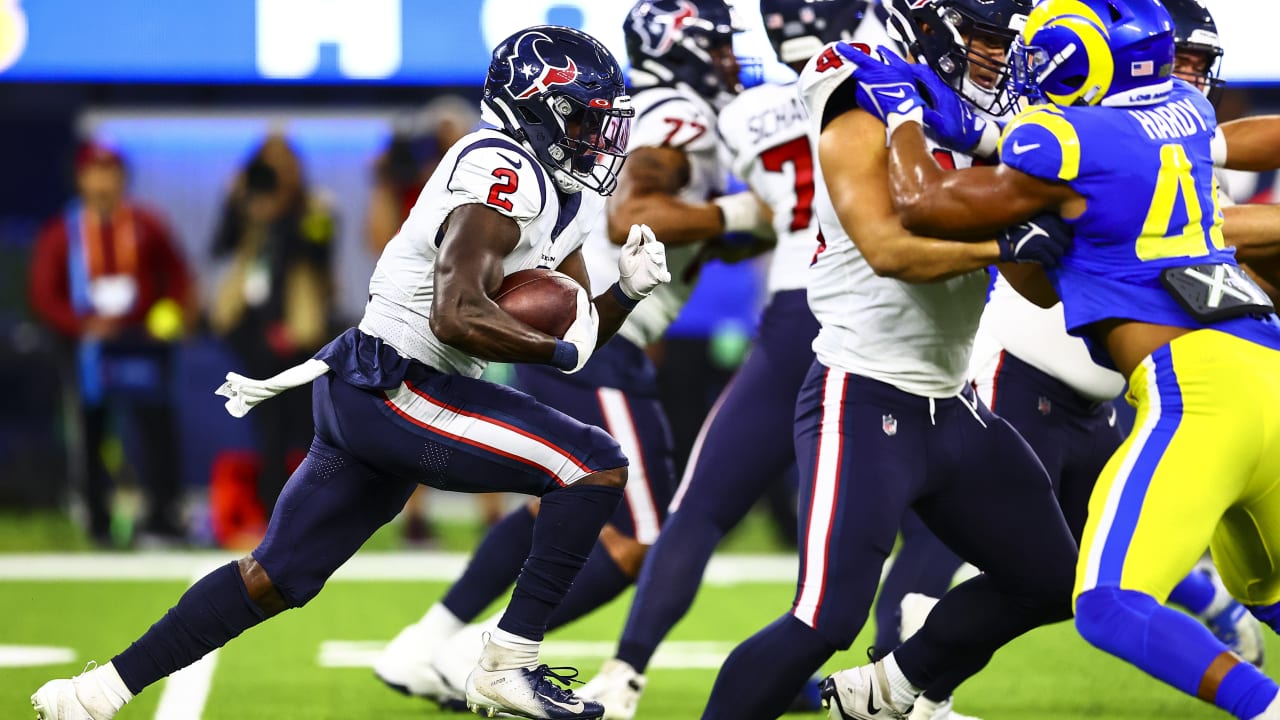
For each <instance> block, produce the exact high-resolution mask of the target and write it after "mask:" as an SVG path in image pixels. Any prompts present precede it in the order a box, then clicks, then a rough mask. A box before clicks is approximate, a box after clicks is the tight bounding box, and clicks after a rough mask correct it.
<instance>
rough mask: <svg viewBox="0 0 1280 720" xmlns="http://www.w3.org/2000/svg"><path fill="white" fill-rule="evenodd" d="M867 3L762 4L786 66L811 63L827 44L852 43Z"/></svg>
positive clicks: (767, 0) (809, 0)
mask: <svg viewBox="0 0 1280 720" xmlns="http://www.w3.org/2000/svg"><path fill="white" fill-rule="evenodd" d="M866 12H867V0H760V14H761V15H762V16H763V17H764V31H765V33H766V34H767V35H768V36H769V44H770V45H772V46H773V51H774V52H776V53H777V54H778V60H779V61H781V62H784V63H797V62H798V63H802V62H807V61H808V60H809V58H811V57H813V56H814V55H817V54H818V52H819V51H821V50H822V48H823V46H824V45H826V44H827V43H832V42H836V41H837V40H845V41H848V40H849V39H850V38H852V37H853V31H854V30H856V29H857V28H858V24H859V23H861V22H862V18H863V16H864V15H866Z"/></svg>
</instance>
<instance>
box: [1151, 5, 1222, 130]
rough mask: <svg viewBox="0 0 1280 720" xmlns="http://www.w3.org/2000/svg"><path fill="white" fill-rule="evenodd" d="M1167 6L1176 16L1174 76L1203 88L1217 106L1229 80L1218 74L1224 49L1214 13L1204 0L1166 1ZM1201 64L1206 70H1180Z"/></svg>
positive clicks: (1174, 28) (1174, 23) (1172, 15)
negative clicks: (1226, 80) (1201, 0)
mask: <svg viewBox="0 0 1280 720" xmlns="http://www.w3.org/2000/svg"><path fill="white" fill-rule="evenodd" d="M1164 9H1165V10H1168V11H1169V16H1170V17H1172V18H1173V47H1174V52H1175V53H1176V54H1175V60H1174V63H1173V74H1174V76H1175V77H1179V78H1182V79H1183V80H1186V81H1187V82H1189V83H1191V84H1192V85H1195V86H1196V87H1198V88H1200V90H1201V91H1203V92H1204V94H1205V96H1206V97H1208V98H1209V101H1210V102H1212V103H1213V104H1214V105H1217V104H1218V99H1219V98H1220V97H1221V95H1222V88H1223V86H1224V85H1225V84H1226V83H1225V82H1224V81H1223V80H1222V78H1220V77H1218V68H1219V65H1220V63H1221V61H1222V53H1223V49H1222V41H1221V40H1220V39H1218V25H1217V23H1215V22H1214V21H1213V15H1210V14H1209V10H1208V8H1206V7H1205V6H1204V4H1203V3H1201V2H1200V0H1164ZM1184 63H1185V65H1184ZM1201 64H1203V69H1201V68H1199V67H1187V69H1186V70H1181V69H1180V68H1182V67H1186V66H1187V65H1190V66H1196V65H1201Z"/></svg>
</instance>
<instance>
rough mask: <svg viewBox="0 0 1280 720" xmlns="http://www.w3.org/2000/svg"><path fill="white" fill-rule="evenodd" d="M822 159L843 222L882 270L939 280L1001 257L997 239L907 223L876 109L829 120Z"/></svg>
mask: <svg viewBox="0 0 1280 720" xmlns="http://www.w3.org/2000/svg"><path fill="white" fill-rule="evenodd" d="M818 159H819V162H820V163H821V164H822V172H823V176H824V177H825V179H826V183H827V192H828V193H830V196H831V202H832V205H833V206H834V207H835V210H836V214H837V215H839V216H840V224H841V225H842V226H843V227H844V228H845V229H846V230H847V231H848V233H849V236H850V237H851V238H852V239H853V242H854V244H855V245H857V247H858V250H859V251H860V252H861V253H862V255H863V257H864V258H866V260H867V263H868V264H869V265H870V266H871V269H872V270H874V271H875V272H876V274H877V275H882V276H885V277H892V278H896V279H898V280H904V281H906V282H917V283H923V282H936V281H939V280H946V279H947V278H951V277H955V276H957V275H963V274H964V273H967V272H972V271H974V270H978V269H980V268H984V267H986V266H988V265H991V264H992V263H994V262H995V261H996V260H998V259H999V257H1000V249H999V247H998V246H997V244H996V242H995V241H994V240H981V241H978V242H972V243H957V242H951V241H947V240H938V239H936V238H932V237H925V236H922V235H916V234H913V233H912V232H910V231H909V230H907V229H906V228H904V227H903V223H902V222H901V221H900V220H899V217H898V213H897V212H896V211H895V210H894V207H893V202H892V199H891V197H890V194H889V190H888V188H889V177H888V170H887V154H886V151H885V147H884V126H883V125H881V124H880V121H879V120H877V119H876V118H874V117H872V116H871V115H868V114H867V113H864V112H862V111H859V110H853V111H850V112H846V113H843V114H841V115H839V116H837V117H836V118H835V119H833V120H832V121H831V122H830V123H828V125H827V126H826V128H824V129H823V131H822V135H821V136H820V137H819V140H818ZM931 161H932V160H931Z"/></svg>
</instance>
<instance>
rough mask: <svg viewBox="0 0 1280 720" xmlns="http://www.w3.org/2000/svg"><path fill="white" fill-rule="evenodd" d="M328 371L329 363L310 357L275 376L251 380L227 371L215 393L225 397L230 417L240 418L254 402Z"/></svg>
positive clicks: (266, 398) (306, 381)
mask: <svg viewBox="0 0 1280 720" xmlns="http://www.w3.org/2000/svg"><path fill="white" fill-rule="evenodd" d="M327 372H329V366H328V365H326V364H325V363H324V361H323V360H317V359H315V358H311V359H310V360H307V361H306V362H304V363H302V364H301V365H294V366H293V367H291V368H289V369H288V370H285V371H284V372H282V373H280V374H279V375H275V376H273V377H269V378H267V379H266V380H254V379H253V378H247V377H245V376H243V375H241V374H239V373H233V372H230V373H227V381H226V382H224V383H222V385H220V386H219V387H218V389H217V390H214V391H213V392H214V394H215V395H221V396H222V397H224V398H227V402H226V408H227V412H228V413H231V415H232V416H233V417H238V418H239V417H244V416H245V415H247V414H249V411H250V410H252V409H253V408H254V407H255V406H257V405H258V403H260V402H262V401H263V400H269V399H271V398H273V397H275V396H276V395H279V394H280V393H282V392H284V391H285V390H288V389H290V388H295V387H298V386H299V385H306V384H307V383H309V382H311V381H313V380H315V379H316V378H318V377H320V376H321V375H323V374H325V373H327Z"/></svg>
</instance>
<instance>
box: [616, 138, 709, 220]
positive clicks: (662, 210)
mask: <svg viewBox="0 0 1280 720" xmlns="http://www.w3.org/2000/svg"><path fill="white" fill-rule="evenodd" d="M689 173H690V167H689V158H688V156H687V155H685V153H684V151H683V150H680V149H678V148H674V147H669V146H654V147H642V148H636V149H635V150H633V151H632V152H631V153H630V154H629V155H628V156H627V163H626V165H624V166H623V168H622V173H621V174H620V175H619V176H618V189H617V190H616V191H615V192H614V194H613V196H612V197H610V198H609V205H608V217H609V239H610V240H611V241H613V242H614V243H615V244H618V245H621V244H622V243H623V242H624V241H625V240H626V239H627V233H628V232H629V231H630V229H631V226H632V225H636V224H640V223H644V224H646V225H648V226H649V227H651V228H653V232H654V234H655V235H657V236H658V237H659V238H661V239H662V242H663V243H664V244H667V245H685V244H688V243H696V242H701V241H703V240H707V239H708V238H713V237H715V236H717V235H720V234H721V233H723V232H724V219H723V217H721V214H720V209H719V208H718V207H716V205H715V204H713V203H709V202H706V203H690V202H686V201H684V200H681V199H680V198H679V197H678V196H677V194H678V193H679V192H680V189H681V188H683V187H684V186H685V185H687V184H688V183H689Z"/></svg>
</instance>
